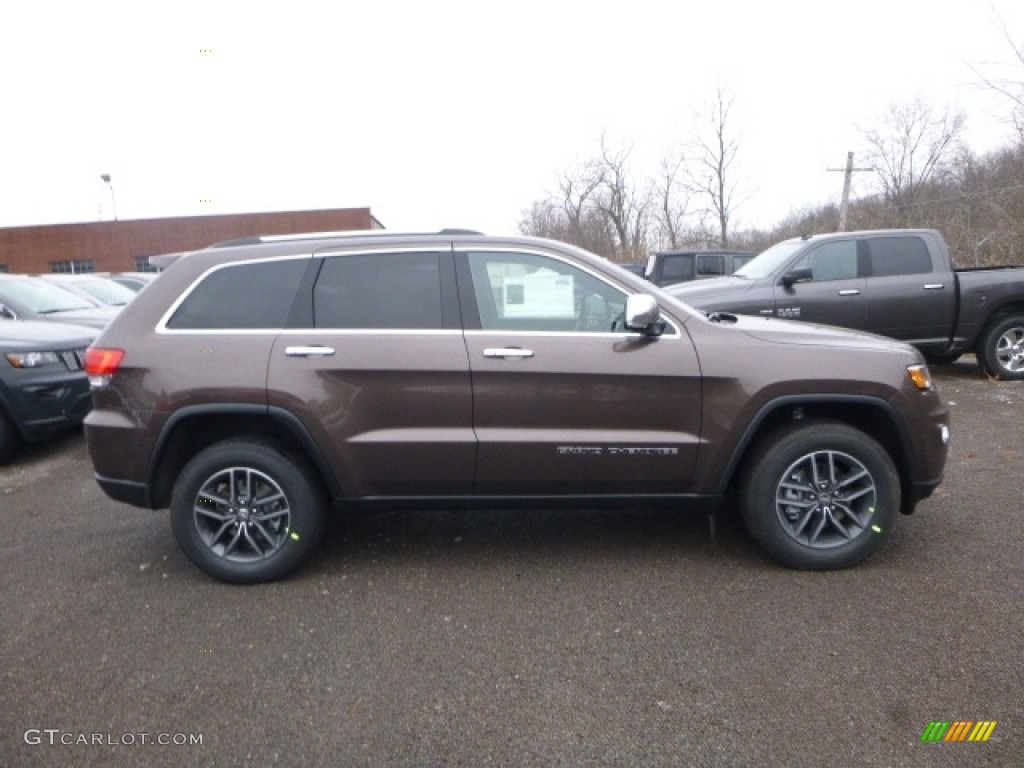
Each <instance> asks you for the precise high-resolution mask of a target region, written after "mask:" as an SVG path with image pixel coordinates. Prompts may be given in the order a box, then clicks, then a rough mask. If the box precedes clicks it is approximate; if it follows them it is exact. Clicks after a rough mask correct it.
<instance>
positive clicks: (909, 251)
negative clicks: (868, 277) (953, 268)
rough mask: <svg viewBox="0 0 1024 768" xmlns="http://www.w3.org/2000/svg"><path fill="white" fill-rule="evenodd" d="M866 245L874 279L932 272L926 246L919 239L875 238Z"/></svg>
mask: <svg viewBox="0 0 1024 768" xmlns="http://www.w3.org/2000/svg"><path fill="white" fill-rule="evenodd" d="M868 243H869V247H870V251H871V274H872V275H873V276H874V277H891V276H893V275H919V274H923V273H926V272H931V271H932V259H931V256H930V255H929V254H928V246H927V245H926V244H925V242H924V240H922V239H921V238H920V237H876V238H872V239H871V240H869V241H868Z"/></svg>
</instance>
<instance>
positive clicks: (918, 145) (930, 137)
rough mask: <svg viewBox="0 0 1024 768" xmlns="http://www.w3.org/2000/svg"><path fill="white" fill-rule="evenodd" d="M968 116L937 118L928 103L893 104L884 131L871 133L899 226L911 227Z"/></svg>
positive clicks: (883, 188)
mask: <svg viewBox="0 0 1024 768" xmlns="http://www.w3.org/2000/svg"><path fill="white" fill-rule="evenodd" d="M964 122H965V118H964V115H963V113H960V112H951V111H949V110H947V111H946V112H944V113H942V114H939V115H936V114H934V113H933V111H932V108H931V107H930V106H929V105H928V104H926V103H925V102H924V101H923V100H921V99H917V100H915V101H913V102H911V103H909V104H893V105H892V106H891V107H890V108H889V113H888V115H887V116H886V118H885V120H884V127H883V128H882V129H881V130H878V129H871V130H869V131H867V132H866V133H865V140H866V141H867V143H868V146H869V151H868V154H869V156H870V164H871V165H873V166H874V167H875V170H876V172H877V173H878V180H879V183H880V185H881V191H882V194H883V195H884V197H885V199H886V201H887V202H889V203H890V204H891V205H892V207H893V208H894V209H895V212H896V215H897V221H896V223H897V224H899V225H900V226H907V225H908V224H909V223H910V217H911V213H912V210H913V208H914V207H915V206H916V205H917V204H919V203H920V202H921V200H922V197H923V193H924V191H925V189H927V187H928V185H929V184H932V183H933V182H935V181H938V180H939V177H940V175H941V173H942V171H944V170H945V166H944V161H945V160H946V158H947V153H948V152H949V151H950V150H952V149H953V148H954V147H956V146H957V142H958V139H959V137H960V134H961V133H962V132H963V128H964Z"/></svg>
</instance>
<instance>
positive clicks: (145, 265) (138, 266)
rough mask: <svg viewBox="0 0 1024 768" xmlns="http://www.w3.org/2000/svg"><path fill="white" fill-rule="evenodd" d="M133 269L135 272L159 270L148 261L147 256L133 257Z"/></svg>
mask: <svg viewBox="0 0 1024 768" xmlns="http://www.w3.org/2000/svg"><path fill="white" fill-rule="evenodd" d="M135 271H136V272H159V271H160V270H159V269H157V268H156V266H154V265H153V264H150V263H149V256H136V257H135Z"/></svg>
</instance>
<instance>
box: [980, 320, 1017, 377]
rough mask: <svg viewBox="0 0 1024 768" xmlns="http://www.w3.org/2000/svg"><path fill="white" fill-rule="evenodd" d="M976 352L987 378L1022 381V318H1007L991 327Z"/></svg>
mask: <svg viewBox="0 0 1024 768" xmlns="http://www.w3.org/2000/svg"><path fill="white" fill-rule="evenodd" d="M977 352H978V363H980V364H981V367H982V369H983V370H984V371H985V373H987V374H988V375H989V376H993V377H995V378H997V379H1002V380H1004V381H1008V380H1018V379H1024V317H1007V318H1004V319H1003V320H1000V321H999V322H998V323H996V324H995V325H993V326H992V327H991V328H990V329H989V330H988V331H987V332H986V333H985V334H984V336H983V337H982V339H981V344H980V345H979V346H978V350H977Z"/></svg>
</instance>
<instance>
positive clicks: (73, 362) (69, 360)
mask: <svg viewBox="0 0 1024 768" xmlns="http://www.w3.org/2000/svg"><path fill="white" fill-rule="evenodd" d="M58 354H60V359H61V360H63V361H64V365H65V366H67V369H68V370H69V371H80V370H82V367H83V366H84V365H85V347H79V348H78V349H69V350H67V351H66V352H60V353H58Z"/></svg>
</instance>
